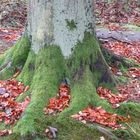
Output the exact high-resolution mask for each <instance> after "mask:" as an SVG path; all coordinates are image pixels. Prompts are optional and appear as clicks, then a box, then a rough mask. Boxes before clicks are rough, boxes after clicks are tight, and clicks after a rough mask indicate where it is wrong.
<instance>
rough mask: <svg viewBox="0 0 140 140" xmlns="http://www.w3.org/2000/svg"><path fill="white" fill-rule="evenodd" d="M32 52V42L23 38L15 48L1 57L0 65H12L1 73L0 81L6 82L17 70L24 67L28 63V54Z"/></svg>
mask: <svg viewBox="0 0 140 140" xmlns="http://www.w3.org/2000/svg"><path fill="white" fill-rule="evenodd" d="M29 50H30V41H29V40H28V38H27V37H22V38H21V39H20V40H19V41H18V42H17V43H16V45H15V46H13V47H12V48H11V49H9V50H8V51H6V52H5V54H4V55H3V56H1V60H0V63H1V65H4V64H6V63H8V62H9V63H10V65H8V66H6V67H5V68H4V69H3V70H2V71H0V79H1V80H2V79H3V80H5V79H8V78H10V77H11V76H12V75H13V74H14V72H15V70H16V68H19V67H22V66H23V65H24V63H25V62H26V59H27V56H28V52H29Z"/></svg>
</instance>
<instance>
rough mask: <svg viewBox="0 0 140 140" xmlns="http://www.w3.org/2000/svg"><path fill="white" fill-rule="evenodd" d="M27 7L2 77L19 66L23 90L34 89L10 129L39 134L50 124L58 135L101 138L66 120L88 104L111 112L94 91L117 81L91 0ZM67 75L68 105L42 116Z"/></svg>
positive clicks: (35, 2)
mask: <svg viewBox="0 0 140 140" xmlns="http://www.w3.org/2000/svg"><path fill="white" fill-rule="evenodd" d="M28 10H29V11H28V26H27V30H26V32H25V34H24V35H23V37H22V38H21V39H20V40H19V41H18V43H17V44H16V45H15V47H13V48H12V49H10V50H8V52H7V53H6V54H4V55H3V56H2V57H1V59H0V64H6V67H5V69H4V70H3V71H2V72H1V73H0V78H1V79H7V78H8V77H10V76H11V75H12V74H14V73H15V71H16V70H17V69H22V71H21V74H20V75H19V76H18V78H17V79H18V80H20V81H22V82H24V83H25V84H27V85H30V90H29V91H28V92H27V95H28V94H30V93H31V94H32V96H31V103H30V105H29V106H28V108H27V109H26V111H25V113H24V114H23V116H22V118H21V119H20V120H19V121H18V122H17V124H16V125H15V128H14V132H15V133H17V134H20V136H22V138H23V139H37V138H38V137H39V136H40V135H41V134H42V133H43V132H44V130H45V128H46V126H47V125H51V126H55V127H57V128H58V130H59V139H61V140H62V139H65V140H66V139H74V140H78V139H79V140H81V139H99V136H100V133H101V132H99V131H98V130H97V129H96V128H94V127H93V128H89V127H88V126H85V125H83V124H81V123H78V122H77V121H74V120H72V119H70V115H72V114H75V113H77V112H79V111H80V110H82V109H84V108H85V107H87V106H88V105H89V104H92V105H93V106H100V105H102V106H103V107H104V108H105V109H106V110H108V111H111V112H114V111H113V109H112V108H111V107H110V105H109V104H108V103H107V102H106V101H103V100H100V98H99V96H98V94H97V93H96V87H98V86H99V85H100V84H110V85H114V84H115V80H114V78H113V76H112V74H111V72H110V70H109V67H108V65H107V63H106V61H105V59H104V57H103V54H102V52H101V50H100V47H99V44H98V41H97V39H96V37H95V23H94V21H95V18H94V3H93V0H61V1H60V0H30V1H29V8H28ZM65 78H66V79H69V81H70V85H71V86H70V87H71V94H72V100H71V103H70V107H69V108H67V109H65V110H64V111H63V112H62V113H60V114H58V115H57V116H55V117H54V116H47V117H46V116H45V115H44V112H43V108H44V107H45V106H46V104H47V103H48V101H49V99H50V98H51V97H53V96H54V95H56V93H57V88H58V86H59V84H60V83H61V81H62V80H63V79H65ZM24 97H25V96H24V95H23V96H20V98H19V99H18V100H20V101H22V100H23V99H24ZM124 106H125V105H124ZM123 109H124V108H123ZM123 109H122V110H123ZM120 110H121V109H120Z"/></svg>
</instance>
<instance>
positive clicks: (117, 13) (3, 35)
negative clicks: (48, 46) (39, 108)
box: [0, 0, 140, 140]
mask: <svg viewBox="0 0 140 140" xmlns="http://www.w3.org/2000/svg"><path fill="white" fill-rule="evenodd" d="M107 7H108V8H107ZM0 9H1V10H0V54H2V53H4V52H5V51H6V50H7V49H8V48H10V47H12V46H13V45H14V43H15V42H16V41H17V40H18V39H19V38H20V37H21V36H22V34H23V32H24V27H25V24H26V18H27V13H26V12H27V11H26V3H24V2H22V1H16V2H15V1H14V2H13V1H8V0H5V1H1V2H0ZM118 9H119V10H118ZM96 34H97V37H98V39H99V41H100V43H101V46H102V48H103V49H105V50H107V51H108V52H109V53H111V55H112V56H113V57H114V56H115V58H116V59H117V61H115V62H111V63H110V60H109V58H107V62H109V66H110V69H111V71H112V72H113V74H114V75H115V77H116V78H117V79H118V87H117V90H118V91H119V93H120V94H119V97H118V96H113V95H112V92H111V91H110V90H108V89H105V88H103V87H99V88H98V93H99V95H100V96H101V98H105V99H107V100H108V101H109V102H110V103H111V104H112V107H113V108H118V107H119V106H120V105H119V103H120V102H123V101H125V102H127V101H133V102H136V103H140V5H138V4H137V2H136V1H130V2H129V3H128V5H127V4H124V3H121V2H118V3H109V4H108V3H105V2H104V0H101V1H100V2H96ZM112 56H111V57H112ZM125 59H126V60H128V62H125V61H124V60H125ZM122 62H124V63H125V65H127V66H128V65H129V66H128V67H125V66H123V65H122ZM1 70H2V67H1V66H0V71H1ZM18 74H19V71H17V73H16V74H15V75H14V76H13V78H14V77H16V76H17V75H18ZM13 83H14V84H13ZM11 85H12V90H13V91H14V93H15V95H14V97H13V98H16V97H17V95H16V93H18V94H21V93H22V92H25V91H27V90H28V88H29V87H28V86H24V85H23V84H22V83H18V82H17V81H14V80H13V81H0V97H2V96H4V98H9V94H4V95H3V92H5V89H7V88H9V86H11ZM15 86H16V88H17V89H18V90H17V91H16V90H15V89H14V88H15ZM19 89H20V91H19ZM59 90H60V91H59V96H60V99H61V96H62V95H61V93H62V94H63V92H62V91H61V90H66V92H67V98H65V99H66V100H64V101H63V100H61V103H62V104H63V102H66V103H69V100H70V97H69V88H68V87H67V86H64V87H63V86H60V87H59ZM104 93H105V94H106V96H105V94H104ZM53 99H55V98H53ZM0 100H1V98H0ZM57 100H58V102H59V99H57ZM29 101H30V99H29V98H28V97H27V98H26V99H25V101H24V102H23V103H22V109H21V110H22V111H24V110H25V108H26V106H27V105H28V103H29ZM51 101H52V100H50V104H53V101H52V102H51ZM59 103H60V102H59ZM15 104H16V105H17V108H18V109H19V108H20V107H21V104H20V107H19V104H18V103H15ZM1 106H2V103H0V107H1ZM64 108H65V107H62V108H59V109H60V110H63V109H64ZM89 110H92V108H90V107H89V108H87V109H86V110H85V111H86V112H88V111H89ZM99 110H100V111H101V112H102V113H103V112H104V113H106V112H105V111H104V110H102V108H96V109H95V110H94V111H95V114H96V113H97V112H98V111H99ZM2 111H3V110H2V109H1V108H0V113H1V112H2ZM4 111H5V112H7V111H8V112H10V110H9V109H7V110H4ZM49 111H51V113H52V112H53V110H51V109H50V108H49V107H48V108H46V109H45V112H47V113H48V112H49ZM15 112H16V111H15ZM101 112H100V113H101ZM16 113H17V112H16ZM16 113H15V114H16ZM21 113H22V112H20V113H19V114H18V113H17V114H18V115H15V116H14V117H13V120H12V119H8V120H6V123H7V124H10V123H13V122H14V121H15V120H16V119H17V118H18V117H20V115H21ZM82 113H83V112H81V114H77V115H76V116H73V118H76V119H77V118H78V117H81V115H82ZM104 113H103V114H102V115H104V117H105V116H107V115H106V114H104ZM8 114H9V113H8ZM14 119H15V120H14ZM86 119H87V118H86ZM86 119H85V120H86ZM122 119H124V118H122ZM1 120H2V118H1V114H0V121H1ZM85 120H84V119H83V120H82V121H83V123H86V121H85ZM11 121H13V122H11ZM97 123H99V124H101V120H98V121H97ZM106 126H109V127H111V128H113V129H115V128H117V127H119V126H117V124H116V123H115V124H113V125H112V124H110V123H108V124H106ZM50 131H51V132H52V133H50ZM56 131H57V129H56V128H49V129H46V135H47V136H48V137H50V138H51V137H56V136H55V132H56ZM11 133H12V131H10V130H0V136H3V135H8V134H11ZM136 133H137V132H136ZM101 140H104V137H101Z"/></svg>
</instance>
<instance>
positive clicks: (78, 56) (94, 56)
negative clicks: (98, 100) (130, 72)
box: [67, 33, 115, 87]
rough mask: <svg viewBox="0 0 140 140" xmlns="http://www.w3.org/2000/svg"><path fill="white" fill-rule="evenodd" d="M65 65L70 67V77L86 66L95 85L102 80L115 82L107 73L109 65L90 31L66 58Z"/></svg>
mask: <svg viewBox="0 0 140 140" xmlns="http://www.w3.org/2000/svg"><path fill="white" fill-rule="evenodd" d="M67 65H68V67H69V69H70V77H75V75H76V74H79V73H80V72H82V69H83V68H84V67H87V66H88V67H89V68H90V71H92V73H93V76H92V77H93V78H94V85H95V87H97V86H98V85H99V84H100V83H102V82H109V83H112V84H114V83H115V80H114V78H113V76H112V75H111V74H110V73H109V70H108V69H109V66H108V65H107V63H106V61H105V59H104V57H103V55H102V53H101V50H100V46H99V43H98V42H97V39H96V38H95V37H94V36H92V35H91V34H90V33H85V37H84V40H83V42H79V43H78V44H77V46H76V47H75V49H74V50H73V53H72V56H71V57H70V58H69V60H67Z"/></svg>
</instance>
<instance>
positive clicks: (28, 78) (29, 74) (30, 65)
mask: <svg viewBox="0 0 140 140" xmlns="http://www.w3.org/2000/svg"><path fill="white" fill-rule="evenodd" d="M35 61H36V55H35V54H34V52H33V51H30V52H29V55H28V58H27V60H26V63H25V65H24V67H23V69H22V72H21V74H20V76H18V80H19V81H22V82H23V83H24V84H25V85H31V82H32V79H33V76H34V72H35Z"/></svg>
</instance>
